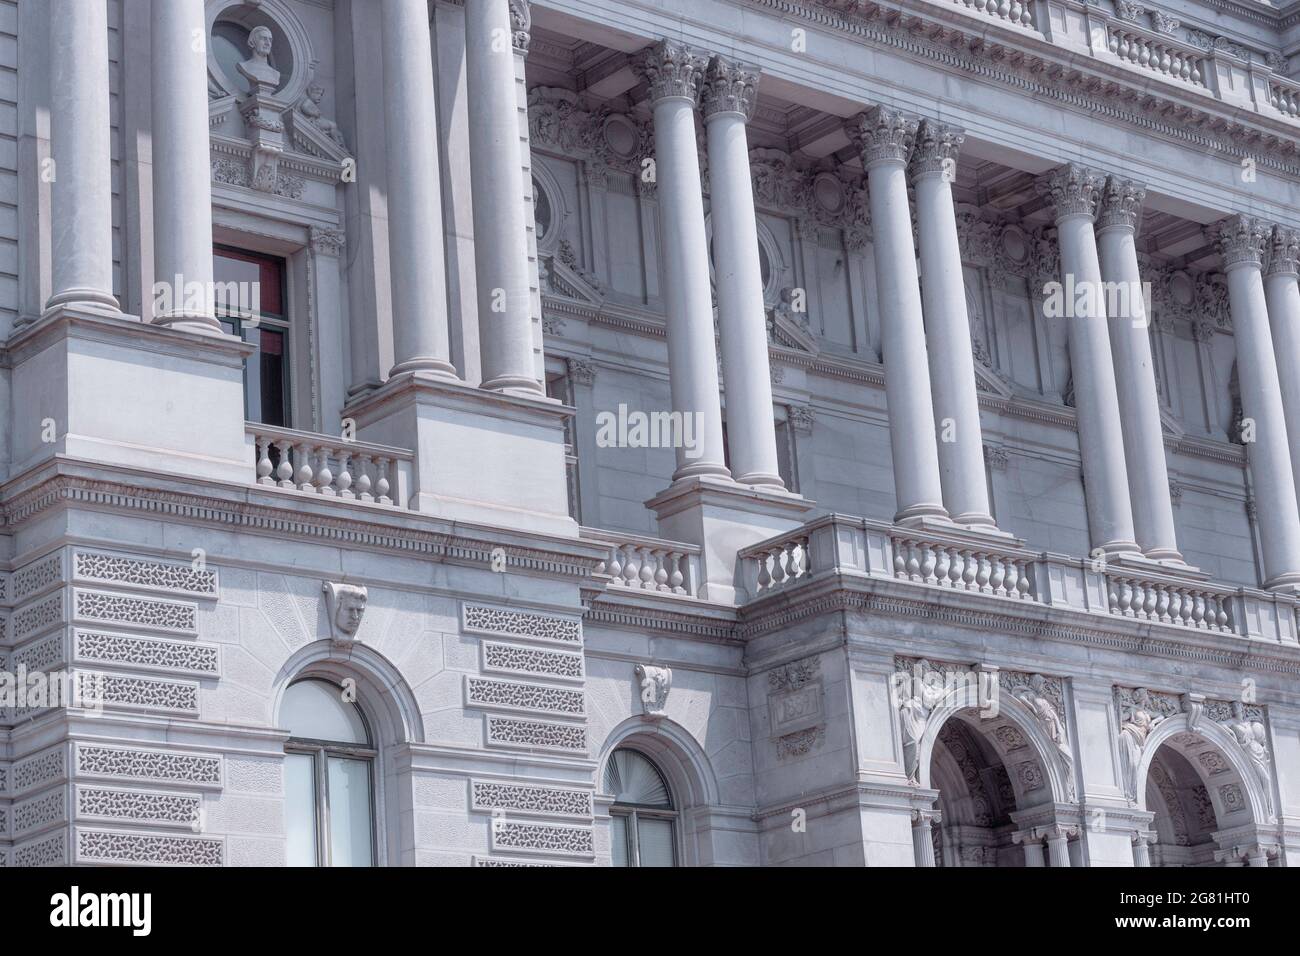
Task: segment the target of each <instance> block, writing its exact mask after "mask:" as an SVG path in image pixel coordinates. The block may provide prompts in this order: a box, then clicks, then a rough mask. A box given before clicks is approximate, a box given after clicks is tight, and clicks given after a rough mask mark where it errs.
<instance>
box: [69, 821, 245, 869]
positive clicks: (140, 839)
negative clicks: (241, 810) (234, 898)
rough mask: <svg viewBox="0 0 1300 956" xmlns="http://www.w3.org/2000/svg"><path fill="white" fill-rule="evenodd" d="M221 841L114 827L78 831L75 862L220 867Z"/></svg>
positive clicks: (223, 849) (223, 846)
mask: <svg viewBox="0 0 1300 956" xmlns="http://www.w3.org/2000/svg"><path fill="white" fill-rule="evenodd" d="M224 857H225V841H224V840H220V839H217V838H214V837H183V836H158V835H154V834H151V833H126V832H120V831H117V830H78V831H77V860H76V862H78V863H118V864H128V865H130V864H135V865H139V866H221V865H222V862H223V860H224Z"/></svg>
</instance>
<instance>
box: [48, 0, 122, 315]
mask: <svg viewBox="0 0 1300 956" xmlns="http://www.w3.org/2000/svg"><path fill="white" fill-rule="evenodd" d="M49 14H50V49H49V64H50V139H51V143H50V158H51V159H52V160H53V163H54V165H53V167H52V168H53V172H54V177H53V180H52V182H51V184H50V201H51V204H52V207H53V208H52V220H51V229H50V231H51V235H52V240H51V243H52V253H53V255H52V263H51V269H52V273H53V275H52V278H53V285H52V287H51V290H50V293H51V294H50V298H49V301H48V302H47V303H46V307H47V308H55V307H58V306H63V305H90V306H93V307H95V308H97V309H110V310H112V311H114V312H116V311H117V300H116V299H115V298H113V181H112V175H113V170H112V157H111V154H110V148H109V122H110V120H109V108H108V7H107V5H106V4H105V3H104V2H103V0H95V2H91V3H88V4H87V3H84V2H82V0H51V2H50V8H49Z"/></svg>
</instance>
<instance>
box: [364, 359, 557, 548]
mask: <svg viewBox="0 0 1300 956" xmlns="http://www.w3.org/2000/svg"><path fill="white" fill-rule="evenodd" d="M343 414H344V415H346V416H347V417H349V418H352V419H353V420H355V421H356V423H357V437H358V438H361V439H363V440H365V441H377V442H380V443H383V444H388V445H396V446H398V447H400V448H410V449H412V450H413V451H414V452H415V462H414V466H413V485H414V488H413V493H412V496H411V499H410V501H409V502H403V503H404V504H409V506H410V507H411V508H412V509H413V510H416V511H421V512H424V513H426V514H434V515H438V516H440V517H444V518H447V519H450V520H453V521H467V522H472V523H474V524H482V525H496V526H500V527H505V528H510V529H512V530H519V531H529V532H535V533H539V534H552V535H561V536H564V537H577V535H578V524H577V522H576V521H574V520H573V518H571V517H570V516H569V496H568V484H567V480H566V477H565V459H564V448H565V442H564V421H565V419H566V418H567V417H568V416H570V415H572V414H573V409H571V408H566V407H565V406H563V405H561V404H559V403H558V402H555V401H552V400H550V399H546V398H542V397H541V396H539V395H535V394H534V395H531V396H516V395H507V394H505V393H502V392H489V391H485V390H483V389H481V388H474V387H473V386H470V385H466V384H465V383H464V382H459V381H451V380H448V379H446V378H443V377H442V376H440V375H438V374H430V373H428V372H425V371H420V372H414V373H407V374H404V375H401V376H399V377H397V378H393V379H390V380H389V381H388V382H387V383H385V384H384V385H383V387H381V388H379V389H377V390H375V391H374V392H371V393H370V394H368V395H363V396H359V397H358V398H355V399H353V400H352V401H351V402H350V403H349V404H348V405H347V407H346V408H344V410H343Z"/></svg>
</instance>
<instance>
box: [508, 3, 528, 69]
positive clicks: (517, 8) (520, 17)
mask: <svg viewBox="0 0 1300 956" xmlns="http://www.w3.org/2000/svg"><path fill="white" fill-rule="evenodd" d="M510 30H511V40H512V42H513V43H514V47H515V49H516V50H517V51H519V52H520V53H523V54H524V55H527V54H528V43H529V40H530V39H531V38H532V30H533V12H532V10H530V9H529V7H528V0H510Z"/></svg>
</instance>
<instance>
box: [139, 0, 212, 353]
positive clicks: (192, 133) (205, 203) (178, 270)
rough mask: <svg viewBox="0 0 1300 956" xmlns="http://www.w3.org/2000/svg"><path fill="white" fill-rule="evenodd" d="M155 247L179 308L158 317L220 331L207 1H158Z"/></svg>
mask: <svg viewBox="0 0 1300 956" xmlns="http://www.w3.org/2000/svg"><path fill="white" fill-rule="evenodd" d="M152 9H153V36H152V41H151V54H152V57H153V65H152V68H153V230H154V231H153V247H154V274H155V276H156V278H157V280H158V282H162V283H172V284H174V286H176V287H173V289H172V302H173V308H171V309H170V310H167V311H165V312H162V313H161V314H155V315H154V316H153V321H155V322H158V323H160V324H163V325H170V326H175V327H178V328H184V329H188V330H190V331H195V332H207V333H220V332H221V323H219V322H218V321H217V319H216V317H215V315H214V314H213V291H212V161H211V159H210V157H209V147H208V60H207V46H206V44H205V42H204V40H203V38H204V37H206V36H207V23H206V21H205V18H204V13H203V0H153V8H152Z"/></svg>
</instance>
